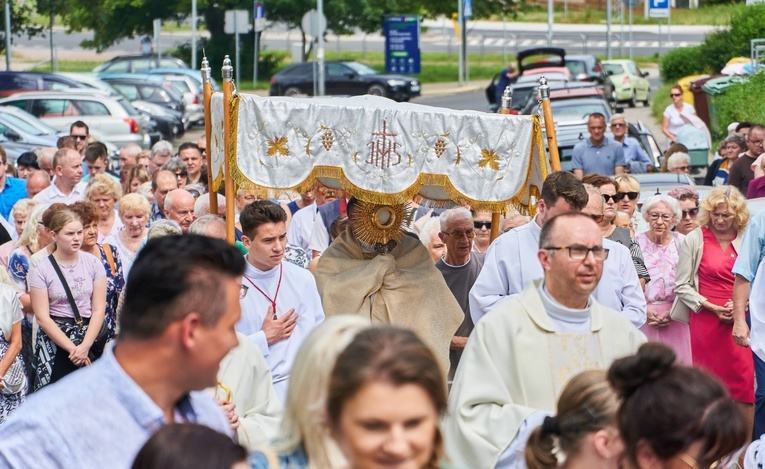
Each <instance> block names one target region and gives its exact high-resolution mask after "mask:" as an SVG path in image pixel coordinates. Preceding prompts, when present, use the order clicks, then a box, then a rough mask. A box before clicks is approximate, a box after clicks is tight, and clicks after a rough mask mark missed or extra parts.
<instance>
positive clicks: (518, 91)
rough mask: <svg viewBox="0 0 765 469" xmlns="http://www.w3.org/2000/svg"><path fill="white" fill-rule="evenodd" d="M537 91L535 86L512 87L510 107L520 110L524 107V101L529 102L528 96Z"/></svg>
mask: <svg viewBox="0 0 765 469" xmlns="http://www.w3.org/2000/svg"><path fill="white" fill-rule="evenodd" d="M536 93H537V87H536V86H524V87H522V88H515V89H513V95H512V96H513V104H512V105H511V106H510V109H515V110H518V111H519V110H521V109H523V108H524V107H526V103H528V102H529V98H530V97H531V96H533V95H535V94H536Z"/></svg>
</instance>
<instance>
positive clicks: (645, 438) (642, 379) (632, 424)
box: [608, 342, 751, 469]
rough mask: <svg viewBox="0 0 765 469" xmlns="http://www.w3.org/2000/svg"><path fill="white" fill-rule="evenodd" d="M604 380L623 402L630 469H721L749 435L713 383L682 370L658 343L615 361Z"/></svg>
mask: <svg viewBox="0 0 765 469" xmlns="http://www.w3.org/2000/svg"><path fill="white" fill-rule="evenodd" d="M608 380H609V382H610V383H611V386H612V387H613V388H614V390H615V391H616V392H617V394H618V395H619V397H620V398H621V399H622V403H621V406H620V407H619V411H618V413H617V423H618V426H619V432H620V433H621V436H622V439H623V440H624V445H625V457H626V460H627V462H628V464H629V466H631V467H634V468H636V469H648V468H674V467H678V468H679V467H683V468H699V469H700V468H711V467H718V468H725V467H729V462H733V461H735V458H736V457H737V452H738V451H739V450H740V449H742V448H743V446H744V445H745V444H746V442H747V438H748V437H749V433H750V432H751V428H748V427H747V424H746V421H745V419H744V417H743V415H742V414H741V411H740V410H739V408H738V406H737V404H736V402H735V401H734V400H733V399H731V398H730V397H729V396H728V392H727V390H726V389H725V386H723V384H722V383H720V382H719V381H718V380H717V379H715V378H714V377H712V376H711V375H709V374H707V373H706V372H704V371H702V370H700V369H698V368H691V367H685V366H680V365H678V364H677V362H676V359H675V353H674V352H673V351H672V349H670V348H669V347H667V346H666V345H663V344H660V343H658V342H648V343H646V344H643V345H642V346H641V347H640V349H639V350H638V353H637V354H636V355H633V356H631V357H626V358H622V359H619V360H616V361H615V362H614V363H613V364H612V365H611V368H610V369H609V370H608Z"/></svg>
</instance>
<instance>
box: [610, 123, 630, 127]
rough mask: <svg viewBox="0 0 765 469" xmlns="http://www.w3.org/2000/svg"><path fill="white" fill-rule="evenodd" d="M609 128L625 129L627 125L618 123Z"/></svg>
mask: <svg viewBox="0 0 765 469" xmlns="http://www.w3.org/2000/svg"><path fill="white" fill-rule="evenodd" d="M611 127H627V124H620V123H617V124H611Z"/></svg>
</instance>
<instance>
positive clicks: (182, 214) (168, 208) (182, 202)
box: [165, 189, 195, 233]
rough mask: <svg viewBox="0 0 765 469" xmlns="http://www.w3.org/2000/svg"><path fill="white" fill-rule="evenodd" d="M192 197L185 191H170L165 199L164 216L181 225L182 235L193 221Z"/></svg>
mask: <svg viewBox="0 0 765 469" xmlns="http://www.w3.org/2000/svg"><path fill="white" fill-rule="evenodd" d="M194 202H195V201H194V196H192V195H191V193H189V191H187V190H185V189H175V190H172V191H170V192H169V193H168V194H167V197H165V216H166V217H167V218H168V219H170V220H173V221H176V222H178V224H179V225H181V229H182V230H183V232H184V233H186V232H188V231H189V227H190V226H191V223H192V222H193V221H194Z"/></svg>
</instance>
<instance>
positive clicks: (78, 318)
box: [48, 254, 82, 326]
mask: <svg viewBox="0 0 765 469" xmlns="http://www.w3.org/2000/svg"><path fill="white" fill-rule="evenodd" d="M48 259H50V263H51V264H53V270H55V271H56V275H58V279H59V280H61V284H62V285H63V286H64V292H66V297H67V299H68V300H69V306H71V307H72V312H74V322H75V323H76V324H77V325H78V326H79V325H82V316H80V310H79V309H78V308H77V303H75V302H74V296H72V290H70V289H69V284H68V283H66V279H65V278H64V274H63V273H62V272H61V268H60V267H59V266H58V262H56V258H55V257H53V254H51V255H49V256H48Z"/></svg>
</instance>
